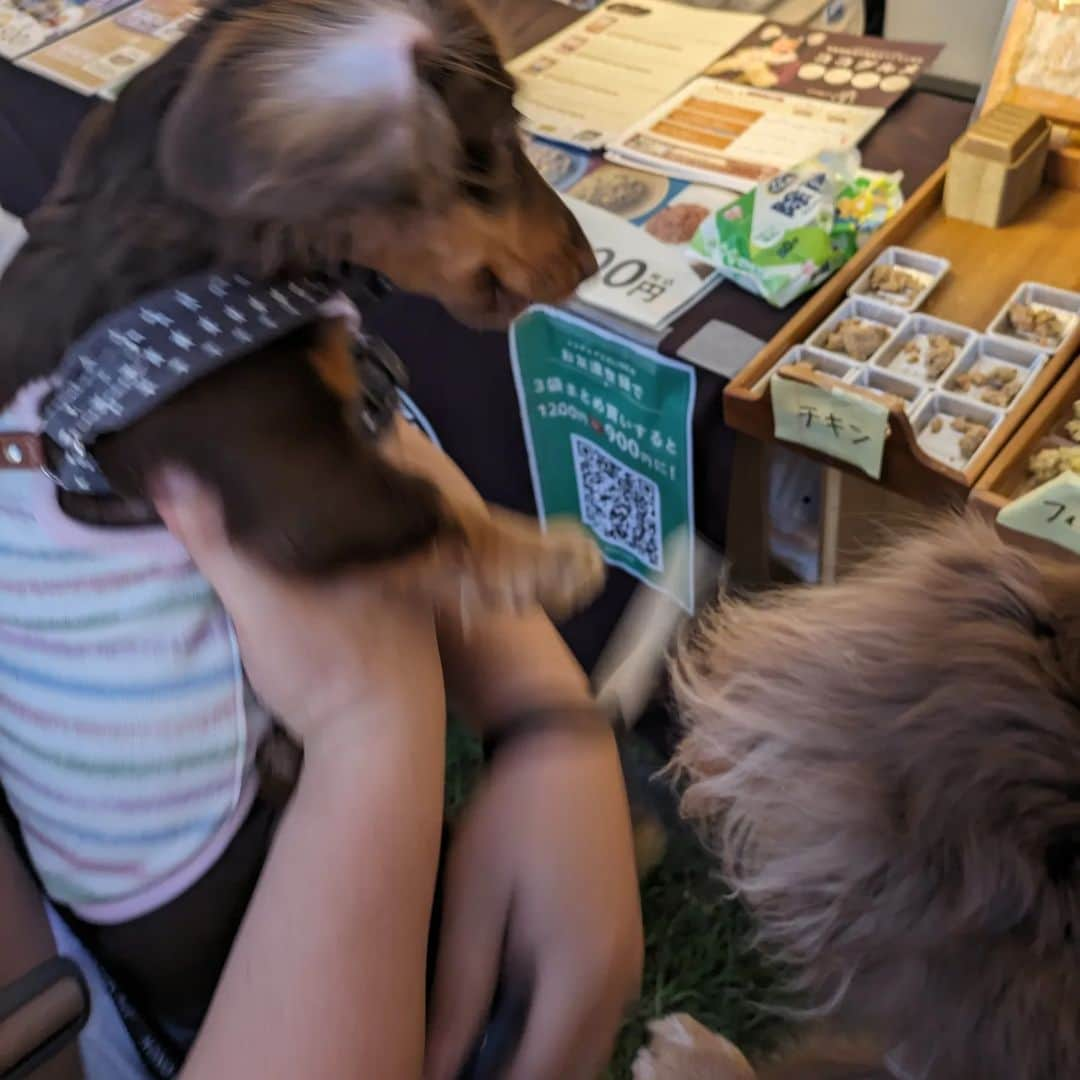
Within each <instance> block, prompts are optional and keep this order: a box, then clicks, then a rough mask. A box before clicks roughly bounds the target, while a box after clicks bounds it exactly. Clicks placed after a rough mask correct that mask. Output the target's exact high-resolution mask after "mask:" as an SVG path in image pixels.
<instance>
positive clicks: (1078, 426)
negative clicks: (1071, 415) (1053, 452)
mask: <svg viewBox="0 0 1080 1080" xmlns="http://www.w3.org/2000/svg"><path fill="white" fill-rule="evenodd" d="M1065 434H1066V435H1068V436H1069V438H1070V439H1072V441H1073V442H1074V443H1080V420H1070V421H1069V422H1068V423H1067V424H1066V425H1065Z"/></svg>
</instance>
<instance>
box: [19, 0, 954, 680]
mask: <svg viewBox="0 0 1080 1080" xmlns="http://www.w3.org/2000/svg"><path fill="white" fill-rule="evenodd" d="M515 15H516V16H517V17H518V18H519V26H518V27H517V28H513V29H515V32H514V33H513V38H514V40H515V43H516V44H517V45H518V46H519V47H522V46H524V45H525V44H528V43H529V42H531V41H534V40H538V39H539V38H542V37H544V36H546V34H548V33H551V32H552V31H553V30H555V29H557V28H558V26H560V25H561V24H563V23H565V22H566V21H568V19H569V18H570V17H571V16H570V13H569V11H568V9H566V8H564V7H561V6H559V5H556V4H553V3H551V2H550V0H522V2H520V3H519V4H518V5H517V9H516V12H515ZM93 105H94V102H93V101H90V100H87V99H85V98H81V97H79V96H77V95H75V94H73V93H71V92H69V91H67V90H64V89H62V88H61V87H58V86H56V85H54V84H52V83H49V82H46V81H44V80H42V79H40V78H38V77H36V76H33V75H29V74H27V73H25V72H22V71H19V70H17V69H16V68H14V67H12V66H11V65H10V64H6V63H0V205H2V206H4V207H5V208H6V209H8V210H9V211H11V212H12V213H15V214H20V215H24V214H26V213H29V212H30V211H31V210H32V209H33V208H34V207H35V206H36V205H37V203H38V202H39V201H40V200H41V199H42V197H43V196H44V194H45V192H46V190H47V189H48V187H49V185H50V184H51V182H52V180H53V178H54V177H55V175H56V172H57V169H58V167H59V164H60V161H61V158H62V156H63V154H64V150H65V148H66V146H67V144H68V142H69V140H70V138H71V136H72V134H73V132H74V130H75V128H76V127H77V125H78V123H79V121H80V120H81V119H82V117H83V116H84V115H85V114H86V112H87V111H88V110H89V109H90V108H92V107H93ZM969 112H970V106H969V105H966V104H964V103H961V102H957V101H952V100H949V99H947V98H943V97H938V96H935V95H932V94H926V93H913V94H911V95H909V96H908V97H907V98H906V99H905V100H904V101H903V102H902V103H901V104H900V105H899V106H898V107H897V108H896V109H895V110H893V112H892V113H890V115H889V116H888V117H887V118H886V119H885V120H884V121H883V122H882V124H881V125H880V126H879V127H878V129H877V130H876V131H875V132H874V133H873V134H872V135H871V136H870V137H869V139H867V141H866V143H865V144H864V147H863V150H864V161H865V163H866V165H867V166H868V167H870V168H875V169H885V170H895V169H900V170H903V171H904V173H905V176H906V180H905V184H904V188H905V191H906V192H908V193H910V192H911V191H913V190H914V188H915V187H916V186H917V185H918V184H920V183H921V182H922V181H923V180H924V179H925V178H926V177H927V176H928V175H929V174H930V173H931V172H932V171H933V169H934V168H935V167H936V166H937V165H938V164H939V163H940V162H941V161H942V160H943V159H944V157H945V154H946V152H947V150H948V147H949V145H950V144H951V143H952V141H953V140H954V139H955V138H956V137H957V136H958V135H959V134H960V132H961V131H962V130H963V128H964V127H965V125H966V123H967V118H968V115H969ZM793 311H794V308H790V309H788V310H786V311H776V310H775V309H773V308H771V307H769V306H768V305H767V304H765V303H764V302H763V301H761V300H758V299H755V298H753V297H751V296H748V295H747V294H746V293H744V292H742V291H741V290H739V289H737V288H736V287H734V286H732V285H728V284H723V285H720V286H719V287H718V288H716V289H715V290H714V291H713V292H711V293H710V294H709V295H708V296H707V297H705V298H704V299H703V300H702V301H701V302H700V303H698V304H697V305H696V306H695V307H694V308H693V309H692V310H691V311H689V312H687V314H686V315H684V316H683V317H682V318H681V319H680V320H679V321H678V322H677V323H676V325H675V326H674V328H673V329H672V331H671V332H670V334H669V335H668V336H667V338H666V339H665V340H664V342H663V344H662V346H661V349H662V351H663V352H665V353H668V354H671V355H674V353H675V351H676V350H677V349H678V348H679V346H680V345H682V343H683V342H685V341H686V340H687V339H688V338H689V337H691V336H692V335H693V334H694V333H695V332H696V331H697V330H698V329H699V328H700V327H702V326H704V325H705V324H706V323H707V322H708V321H709V320H711V319H718V320H721V321H723V322H728V323H732V324H734V325H736V326H739V327H741V328H742V329H744V330H746V331H748V332H749V333H752V334H755V335H757V336H758V337H760V338H763V339H767V338H769V337H771V336H772V335H773V334H775V333H776V331H777V330H778V329H779V328H780V327H781V326H782V325H783V324H784V322H786V320H787V319H788V318H789V317H790V315H791V314H792V312H793ZM375 321H376V322H377V327H376V328H377V329H378V330H379V331H380V332H382V333H383V334H384V335H385V336H386V338H387V339H388V340H389V341H390V342H391V343H392V344H393V345H394V346H395V347H396V348H397V349H398V351H399V352H400V353H401V355H402V356H403V357H404V358H405V360H406V362H407V363H408V365H409V368H410V371H411V374H412V378H413V391H414V397H415V399H416V401H417V403H418V404H419V406H420V408H421V409H422V410H423V411H424V413H425V414H426V415H427V416H428V418H429V419H430V420H431V422H432V424H433V425H434V427H435V430H436V432H437V433H438V435H439V438H440V439H441V441H442V443H443V445H444V446H445V448H446V449H447V450H448V451H449V453H450V454H451V455H452V456H453V457H454V458H455V459H456V460H457V461H458V462H459V464H460V465H461V466H462V467H463V468H464V470H465V472H466V473H467V474H468V475H469V476H470V477H471V478H472V480H473V482H474V483H475V484H476V485H477V487H478V488H479V489H480V491H481V493H482V494H483V495H484V496H485V498H487V499H489V500H492V501H493V502H496V503H500V504H502V505H504V506H507V507H510V508H512V509H516V510H523V511H530V512H531V511H532V510H533V496H532V488H531V483H530V479H529V471H528V464H527V460H526V455H525V444H524V439H523V435H522V431H521V424H520V420H519V414H518V407H517V400H516V396H515V392H514V385H513V379H512V377H511V373H510V363H509V354H508V351H507V346H506V338H505V335H501V334H480V333H476V332H473V331H470V330H468V329H466V328H465V327H462V326H460V325H458V324H457V323H455V322H454V321H453V320H452V319H451V318H450V317H449V316H448V315H446V313H445V312H443V311H442V309H441V308H439V307H438V306H437V305H436V304H434V303H432V302H430V301H427V300H423V299H420V298H417V297H414V296H408V295H404V294H398V295H395V296H393V297H391V298H390V300H389V301H387V302H386V304H385V305H384V306H383V307H382V309H381V310H380V311H379V312H378V315H377V318H376V320H375ZM723 388H724V380H723V379H721V378H720V377H718V376H716V375H714V374H712V373H711V372H707V371H704V372H700V373H699V380H698V396H697V404H696V407H695V412H694V439H695V448H694V476H695V483H696V487H697V490H696V514H697V522H698V527H699V530H700V531H701V532H702V534H703V535H704V536H705V537H706V538H708V539H709V540H710V541H712V542H713V543H714V544H716V545H718V546H722V544H723V541H724V536H725V533H726V525H727V509H728V491H729V485H730V476H731V467H732V447H733V436H732V433H731V432H730V431H729V430H728V429H727V428H726V427H725V426H724V422H723V411H722V397H723ZM633 585H634V583H633V581H632V580H631V579H630V578H629V577H628V576H627V575H626V574H623V573H621V572H618V571H617V572H615V573H613V574H612V577H611V581H610V583H609V585H608V588H607V590H606V592H605V593H604V595H603V596H602V597H601V598H600V600H599V601H598V602H597V603H596V604H595V605H594V606H593V607H592V608H591V609H590V610H589V611H588V612H586V613H585V614H583V615H582V616H579V617H578V618H577V619H575V620H573V621H572V622H571V623H570V624H569V625H568V626H567V627H566V628H565V632H566V636H567V639H568V640H569V642H570V644H571V646H572V647H573V649H574V651H575V652H576V653H577V655H578V656H579V658H580V659H581V660H582V662H583V663H585V664H586V666H591V665H592V663H593V662H594V661H595V659H596V657H597V656H598V654H599V651H600V649H601V648H602V647H603V644H604V642H605V641H606V639H607V637H608V635H609V633H610V631H611V628H612V627H613V625H614V623H615V621H616V620H617V618H618V616H619V614H620V613H621V611H622V608H623V606H624V605H625V603H626V600H627V599H628V597H629V595H630V593H631V591H632V589H633Z"/></svg>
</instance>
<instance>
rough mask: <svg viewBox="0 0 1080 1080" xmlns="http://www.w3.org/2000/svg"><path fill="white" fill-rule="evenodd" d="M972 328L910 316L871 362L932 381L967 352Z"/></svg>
mask: <svg viewBox="0 0 1080 1080" xmlns="http://www.w3.org/2000/svg"><path fill="white" fill-rule="evenodd" d="M974 341H975V334H974V332H973V331H971V330H968V329H966V328H965V327H963V326H957V325H956V324H955V323H948V322H945V321H944V320H942V319H935V318H932V317H931V316H929V315H913V316H911V317H910V318H908V319H906V320H905V321H904V323H903V325H902V326H901V327H900V330H899V332H898V333H897V334H896V336H895V337H894V338H893V339H892V341H891V342H890V343H889V346H888V348H886V349H885V350H884V351H883V352H882V353H881V355H880V356H878V358H877V359H876V360H875V361H874V362H875V364H877V366H878V367H883V368H888V369H889V370H891V371H892V372H893V373H894V374H896V375H901V376H904V377H906V378H909V379H918V380H919V381H921V382H926V383H936V382H938V381H939V380H940V379H941V377H942V375H944V374H945V372H946V371H948V370H949V368H950V367H952V365H953V364H955V363H956V362H957V361H958V360H960V359H961V357H964V356H965V355H966V353H967V352H968V351H969V346H970V345H971V344H972V343H973V342H974Z"/></svg>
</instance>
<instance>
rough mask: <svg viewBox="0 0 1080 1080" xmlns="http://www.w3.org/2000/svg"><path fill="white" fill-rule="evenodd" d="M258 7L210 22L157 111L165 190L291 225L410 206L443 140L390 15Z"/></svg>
mask: <svg viewBox="0 0 1080 1080" xmlns="http://www.w3.org/2000/svg"><path fill="white" fill-rule="evenodd" d="M319 10H320V9H319V8H317V7H315V6H307V5H305V6H303V8H301V9H293V8H291V7H289V6H281V7H274V6H269V7H265V6H264V7H260V8H259V9H254V10H252V11H251V12H250V13H242V14H241V15H239V16H237V17H236V18H235V19H233V20H231V21H228V22H225V23H223V24H222V25H221V26H220V27H219V28H218V29H217V30H216V31H214V32H213V33H211V34H210V35H208V40H207V42H206V45H205V46H204V48H203V49H202V50H201V53H200V55H199V56H198V58H197V59H196V61H195V63H194V64H193V66H192V68H191V70H190V72H189V74H188V76H187V78H186V80H185V82H184V84H183V85H182V87H181V89H180V90H179V92H178V93H177V95H176V97H175V98H174V100H173V102H172V104H171V106H170V107H169V110H168V112H167V113H166V115H165V118H164V121H163V124H162V128H161V136H160V141H159V145H158V163H159V166H160V169H161V172H162V175H163V177H164V180H165V183H166V184H167V186H168V187H169V189H170V190H171V192H172V193H173V194H174V195H176V196H177V197H179V198H181V199H184V200H185V201H187V202H190V203H194V204H195V205H197V206H199V207H201V208H202V209H204V210H207V211H209V212H210V213H212V214H214V215H215V216H219V217H229V218H233V219H236V218H240V219H245V220H252V221H273V222H280V223H286V224H293V223H295V224H302V223H310V222H317V221H323V220H325V219H326V218H327V217H328V216H334V215H337V214H346V213H349V212H351V211H355V210H356V209H357V208H359V207H363V206H370V205H373V204H374V205H378V204H380V203H387V202H394V203H402V202H405V203H410V202H416V201H419V200H420V198H421V196H422V195H424V194H427V193H430V192H433V191H435V190H437V188H438V180H439V177H442V176H447V174H448V173H449V172H452V167H451V166H452V162H453V156H454V154H455V153H456V146H457V140H456V135H455V131H454V127H453V125H452V124H451V122H450V120H449V117H448V116H447V115H446V110H445V108H443V107H441V105H440V102H439V99H438V96H437V95H436V94H435V93H434V92H433V91H432V90H431V88H430V87H429V86H427V85H426V84H425V83H424V82H423V81H422V80H421V79H420V77H419V75H418V69H417V58H418V57H421V58H422V57H423V56H424V55H425V54H426V53H427V52H428V51H429V50H430V49H432V48H433V47H434V36H433V35H434V31H433V30H432V29H431V28H429V27H428V26H426V25H425V24H424V23H423V22H421V21H420V19H419V18H417V17H415V16H414V15H412V14H406V13H405V12H403V11H398V12H392V13H389V12H384V13H371V12H370V11H364V10H363V9H361V10H360V11H358V12H355V13H351V14H342V13H340V12H338V13H336V15H335V18H334V19H333V20H331V19H330V17H329V16H326V15H319V14H318V12H319Z"/></svg>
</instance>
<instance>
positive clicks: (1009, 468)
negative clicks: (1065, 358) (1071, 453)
mask: <svg viewBox="0 0 1080 1080" xmlns="http://www.w3.org/2000/svg"><path fill="white" fill-rule="evenodd" d="M1077 400H1080V364H1073V365H1072V367H1070V368H1069V370H1068V372H1067V373H1066V374H1065V375H1064V376H1063V377H1062V378H1061V379H1060V380H1059V381H1058V383H1057V385H1056V386H1055V387H1054V388H1053V389H1052V390H1051V391H1050V393H1049V394H1047V395H1046V397H1045V398H1044V399H1043V401H1042V402H1041V403H1040V405H1039V407H1038V408H1037V409H1036V410H1035V411H1034V412H1033V413H1032V414H1031V416H1030V418H1029V419H1028V420H1027V422H1026V423H1025V424H1024V426H1023V427H1021V428H1020V430H1019V431H1018V432H1017V433H1016V435H1015V436H1013V438H1012V439H1010V440H1009V442H1008V443H1007V444H1006V446H1005V447H1004V448H1003V449H1002V451H1001V453H999V454H998V456H997V457H996V458H995V459H994V460H993V461H992V462H991V463H990V465H989V467H988V468H987V469H986V472H985V473H984V474H983V476H982V479H980V481H979V483H978V485H977V486H976V488H975V490H974V491H973V492H972V493H971V505H972V506H973V507H975V508H976V509H977V510H978V511H979V512H980V513H983V514H985V515H986V516H987V517H989V518H991V519H995V520H996V518H997V516H998V514H999V513H1000V512H1001V511H1002V510H1004V509H1005V507H1006V506H1008V505H1009V503H1010V502H1012V500H1013V499H1015V498H1016V497H1017V496H1018V495H1021V494H1023V493H1024V492H1026V491H1028V490H1030V488H1031V483H1030V475H1029V472H1028V462H1029V461H1030V460H1031V457H1032V455H1034V454H1035V453H1037V452H1038V451H1039V450H1042V449H1045V448H1046V447H1048V446H1061V445H1065V440H1063V439H1061V438H1060V435H1059V433H1060V431H1061V427H1062V424H1063V422H1064V421H1066V420H1071V419H1072V418H1073V402H1074V401H1077ZM998 531H999V532H1000V533H1001V534H1002V536H1004V537H1006V538H1007V539H1008V540H1009V541H1010V542H1012V543H1016V544H1017V545H1018V546H1020V547H1024V548H1027V549H1029V550H1034V551H1040V552H1049V551H1051V550H1052V551H1054V552H1056V553H1057V554H1058V555H1060V554H1061V549H1060V548H1058V547H1057V546H1056V545H1051V544H1049V543H1047V542H1046V541H1043V540H1038V539H1035V538H1033V537H1030V536H1023V535H1021V534H1020V533H1017V532H1014V531H1013V530H1012V529H1007V528H1004V527H1002V526H1001V525H1000V524H999V525H998Z"/></svg>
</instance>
